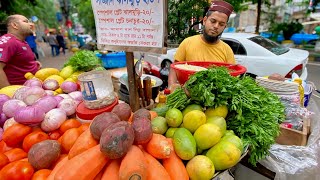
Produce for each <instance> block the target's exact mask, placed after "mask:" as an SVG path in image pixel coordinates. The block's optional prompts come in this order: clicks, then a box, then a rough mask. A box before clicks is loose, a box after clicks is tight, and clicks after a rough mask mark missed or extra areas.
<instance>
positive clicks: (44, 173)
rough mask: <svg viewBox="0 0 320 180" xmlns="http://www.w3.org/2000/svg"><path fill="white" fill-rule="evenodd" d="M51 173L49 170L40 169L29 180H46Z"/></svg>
mask: <svg viewBox="0 0 320 180" xmlns="http://www.w3.org/2000/svg"><path fill="white" fill-rule="evenodd" d="M51 171H52V170H50V169H40V170H38V171H37V172H35V173H34V174H33V176H32V179H31V180H46V179H47V177H48V176H49V175H50V173H51Z"/></svg>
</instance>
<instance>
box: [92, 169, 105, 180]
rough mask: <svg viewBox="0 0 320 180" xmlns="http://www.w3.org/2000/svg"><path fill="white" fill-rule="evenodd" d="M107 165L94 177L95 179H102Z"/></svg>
mask: <svg viewBox="0 0 320 180" xmlns="http://www.w3.org/2000/svg"><path fill="white" fill-rule="evenodd" d="M106 166H107V165H105V166H104V167H103V168H102V169H101V171H100V172H99V173H98V174H97V175H96V177H94V178H93V180H101V178H102V175H103V173H104V170H105V169H106Z"/></svg>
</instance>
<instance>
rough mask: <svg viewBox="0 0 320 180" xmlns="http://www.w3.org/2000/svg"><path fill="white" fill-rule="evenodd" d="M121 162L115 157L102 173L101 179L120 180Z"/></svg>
mask: <svg viewBox="0 0 320 180" xmlns="http://www.w3.org/2000/svg"><path fill="white" fill-rule="evenodd" d="M120 164H121V160H120V159H114V160H112V161H111V162H110V163H109V164H107V166H106V169H105V170H104V172H103V174H102V178H101V180H119V169H120Z"/></svg>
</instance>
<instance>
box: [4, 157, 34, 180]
mask: <svg viewBox="0 0 320 180" xmlns="http://www.w3.org/2000/svg"><path fill="white" fill-rule="evenodd" d="M33 173H34V169H33V167H32V166H31V164H30V163H29V162H27V161H14V162H12V163H9V164H7V165H6V166H5V167H3V168H2V169H1V171H0V179H1V180H30V179H31V178H32V176H33Z"/></svg>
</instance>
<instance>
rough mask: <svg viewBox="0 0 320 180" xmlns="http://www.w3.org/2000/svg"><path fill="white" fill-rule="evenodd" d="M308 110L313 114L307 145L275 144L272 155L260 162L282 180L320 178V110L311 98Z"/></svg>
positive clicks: (313, 179) (271, 151)
mask: <svg viewBox="0 0 320 180" xmlns="http://www.w3.org/2000/svg"><path fill="white" fill-rule="evenodd" d="M308 110H310V111H311V112H314V115H313V116H311V134H310V136H309V138H308V142H307V145H306V146H286V145H279V144H274V145H273V146H272V147H271V149H270V155H269V156H268V157H267V158H266V159H264V160H261V161H260V163H261V164H262V165H264V166H265V167H266V168H268V169H270V170H271V171H273V172H275V173H276V177H275V179H280V180H303V179H306V180H309V179H310V180H311V179H312V180H320V176H319V170H320V112H319V108H318V106H317V105H316V103H315V101H314V100H313V99H311V101H310V104H309V106H308Z"/></svg>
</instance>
